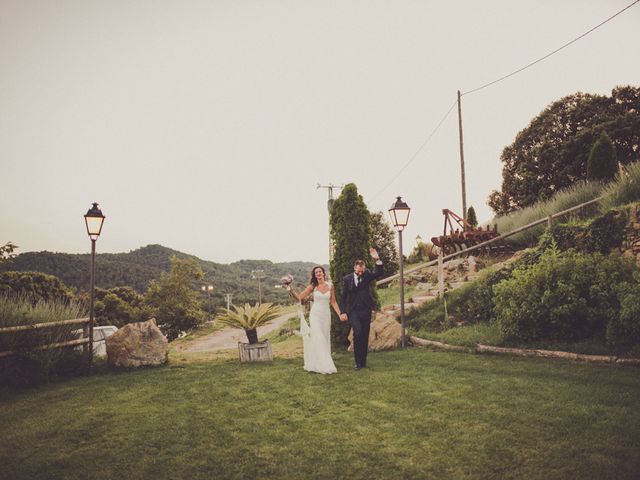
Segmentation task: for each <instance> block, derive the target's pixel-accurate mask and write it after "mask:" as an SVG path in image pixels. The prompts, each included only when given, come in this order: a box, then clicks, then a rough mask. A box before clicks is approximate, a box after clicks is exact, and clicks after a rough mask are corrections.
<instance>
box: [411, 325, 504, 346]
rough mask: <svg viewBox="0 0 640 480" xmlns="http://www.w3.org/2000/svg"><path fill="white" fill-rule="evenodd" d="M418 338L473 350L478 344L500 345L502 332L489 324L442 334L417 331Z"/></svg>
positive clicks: (462, 327)
mask: <svg viewBox="0 0 640 480" xmlns="http://www.w3.org/2000/svg"><path fill="white" fill-rule="evenodd" d="M415 334H416V335H417V336H418V337H424V338H427V339H428V340H435V341H437V342H443V343H448V344H449V345H460V346H463V347H469V348H473V347H475V346H476V344H478V343H482V344H484V345H494V346H495V345H500V344H501V340H500V330H499V329H498V327H497V326H496V325H493V324H489V323H486V322H485V323H477V324H475V325H464V326H461V327H454V328H449V329H447V330H444V331H442V332H431V331H422V330H420V331H417V332H415Z"/></svg>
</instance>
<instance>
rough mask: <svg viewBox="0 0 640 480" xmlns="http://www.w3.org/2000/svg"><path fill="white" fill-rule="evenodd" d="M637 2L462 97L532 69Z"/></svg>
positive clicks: (636, 0)
mask: <svg viewBox="0 0 640 480" xmlns="http://www.w3.org/2000/svg"><path fill="white" fill-rule="evenodd" d="M638 2H640V0H635V1H634V2H633V3H631V4H630V5H627V6H626V7H625V8H623V9H622V10H620V11H619V12H618V13H616V14H614V15H612V16H610V17H609V18H607V19H606V20H604V21H603V22H601V23H599V24H598V25H596V26H595V27H593V28H592V29H591V30H588V31H586V32H585V33H583V34H582V35H580V36H579V37H576V38H574V39H573V40H571V41H570V42H567V43H565V44H564V45H562V46H561V47H560V48H556V49H555V50H554V51H553V52H550V53H547V54H546V55H545V56H543V57H540V58H539V59H537V60H535V61H533V62H531V63H529V64H527V65H525V66H524V67H522V68H519V69H518V70H516V71H514V72H511V73H509V74H507V75H504V76H502V77H500V78H498V79H496V80H494V81H492V82H489V83H486V84H484V85H482V86H480V87H478V88H474V89H473V90H469V91H467V92H464V93H463V94H462V95H463V96H464V95H468V94H470V93H475V92H477V91H479V90H482V89H485V88H487V87H490V86H491V85H495V84H496V83H498V82H501V81H502V80H506V79H507V78H509V77H512V76H514V75H516V74H518V73H520V72H522V71H523V70H526V69H527V68H529V67H533V66H534V65H535V64H536V63H540V62H541V61H543V60H545V59H547V58H549V57H550V56H551V55H554V54H556V53H558V52H559V51H560V50H563V49H564V48H567V47H568V46H569V45H571V44H573V43H575V42H577V41H578V40H580V39H581V38H584V37H586V36H587V35H589V34H590V33H591V32H593V31H594V30H596V29H598V28H600V27H601V26H602V25H604V24H605V23H607V22H609V21H611V20H613V19H614V18H615V17H617V16H618V15H620V14H621V13H622V12H624V11H625V10H628V9H630V8H631V7H633V6H634V5H635V4H636V3H638Z"/></svg>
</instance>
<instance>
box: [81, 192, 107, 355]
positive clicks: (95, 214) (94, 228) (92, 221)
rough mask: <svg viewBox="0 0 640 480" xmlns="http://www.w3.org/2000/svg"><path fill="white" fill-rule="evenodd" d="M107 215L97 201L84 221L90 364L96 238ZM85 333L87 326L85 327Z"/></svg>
mask: <svg viewBox="0 0 640 480" xmlns="http://www.w3.org/2000/svg"><path fill="white" fill-rule="evenodd" d="M104 219H105V216H104V215H103V214H102V211H101V210H100V209H99V208H98V204H97V203H95V202H94V203H93V206H92V207H91V208H90V209H89V211H88V212H87V214H86V215H85V216H84V221H85V223H86V224H87V234H88V235H89V238H90V239H91V291H90V298H91V301H90V304H89V332H88V333H89V352H88V354H87V357H88V360H89V366H91V363H92V361H93V324H94V313H93V305H94V302H95V289H96V288H95V286H96V240H97V239H98V237H99V236H100V232H101V231H102V224H103V223H104ZM85 333H87V332H86V327H85Z"/></svg>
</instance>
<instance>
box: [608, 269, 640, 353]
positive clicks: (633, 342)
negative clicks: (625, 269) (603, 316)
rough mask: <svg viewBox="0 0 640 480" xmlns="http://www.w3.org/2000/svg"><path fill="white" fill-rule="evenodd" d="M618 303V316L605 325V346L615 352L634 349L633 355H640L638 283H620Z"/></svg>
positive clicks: (639, 298) (639, 284)
mask: <svg viewBox="0 0 640 480" xmlns="http://www.w3.org/2000/svg"><path fill="white" fill-rule="evenodd" d="M636 280H638V276H637V275H636ZM618 302H619V304H620V314H619V315H618V316H617V317H614V318H612V319H611V321H610V322H609V323H608V325H607V332H606V339H607V344H608V345H609V346H610V347H611V348H613V349H614V350H615V351H617V352H625V351H628V350H630V349H635V350H636V352H637V353H635V355H640V348H638V347H640V281H636V282H634V283H622V284H621V285H620V286H619V287H618Z"/></svg>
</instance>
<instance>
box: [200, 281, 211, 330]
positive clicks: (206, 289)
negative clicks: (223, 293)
mask: <svg viewBox="0 0 640 480" xmlns="http://www.w3.org/2000/svg"><path fill="white" fill-rule="evenodd" d="M202 291H203V292H205V293H206V294H207V297H208V299H209V315H208V316H207V320H208V321H209V322H210V321H211V292H213V285H203V286H202Z"/></svg>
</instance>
